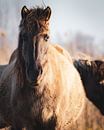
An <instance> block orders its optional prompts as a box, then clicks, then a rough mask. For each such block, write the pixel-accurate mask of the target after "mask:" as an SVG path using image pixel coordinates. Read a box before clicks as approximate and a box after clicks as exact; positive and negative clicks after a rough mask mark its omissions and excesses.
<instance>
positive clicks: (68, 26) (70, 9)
mask: <svg viewBox="0 0 104 130" xmlns="http://www.w3.org/2000/svg"><path fill="white" fill-rule="evenodd" d="M0 1H6V2H9V1H7V0H0ZM10 1H13V2H14V1H15V2H17V1H18V3H19V0H10ZM21 1H22V5H20V6H21V7H22V6H23V5H27V6H28V7H32V6H35V5H40V6H41V5H43V1H44V3H45V4H46V5H49V6H50V7H51V8H52V17H51V25H50V27H51V36H52V40H53V41H55V40H56V41H57V34H60V35H61V36H63V35H65V34H66V33H67V32H72V33H76V32H83V33H85V34H88V35H91V36H93V37H95V38H96V39H97V40H102V39H104V36H103V34H104V0H21ZM6 6H7V4H6ZM12 26H13V24H12Z"/></svg>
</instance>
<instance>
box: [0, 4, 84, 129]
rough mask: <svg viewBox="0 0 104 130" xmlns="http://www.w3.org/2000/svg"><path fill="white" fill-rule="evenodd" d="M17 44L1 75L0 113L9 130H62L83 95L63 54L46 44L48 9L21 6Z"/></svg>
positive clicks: (78, 110) (80, 104)
mask: <svg viewBox="0 0 104 130" xmlns="http://www.w3.org/2000/svg"><path fill="white" fill-rule="evenodd" d="M21 16H22V19H21V23H20V33H19V41H18V47H17V49H16V50H15V52H14V53H13V55H12V57H11V61H10V63H9V65H8V66H7V67H6V69H5V70H4V71H3V73H2V75H1V79H0V104H2V106H0V115H1V117H2V119H3V120H4V122H5V126H12V130H21V129H22V128H24V127H25V128H26V129H27V130H67V129H68V128H69V126H70V125H71V123H73V122H74V121H75V120H76V119H77V118H78V117H79V115H80V113H81V111H82V109H83V106H84V99H85V94H84V90H83V87H82V82H81V80H80V76H79V73H78V72H77V70H76V69H75V67H74V65H73V62H72V59H71V57H70V55H69V54H68V52H67V51H66V50H64V49H63V48H62V47H60V46H58V45H51V44H50V43H49V19H50V16H51V9H50V7H47V8H45V9H44V8H39V7H37V8H33V9H27V7H26V6H24V7H23V8H22V10H21Z"/></svg>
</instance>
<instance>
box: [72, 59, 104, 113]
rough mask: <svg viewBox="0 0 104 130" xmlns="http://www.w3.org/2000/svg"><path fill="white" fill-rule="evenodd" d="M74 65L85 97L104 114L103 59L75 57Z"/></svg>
mask: <svg viewBox="0 0 104 130" xmlns="http://www.w3.org/2000/svg"><path fill="white" fill-rule="evenodd" d="M74 65H75V67H76V68H77V70H78V72H79V73H80V76H81V79H82V82H83V87H84V89H85V93H86V96H87V98H88V99H89V100H90V101H91V102H92V103H93V104H94V105H95V106H96V107H97V108H98V109H99V110H100V112H101V114H102V115H104V61H103V60H89V59H86V58H84V59H79V60H76V59H75V60H74Z"/></svg>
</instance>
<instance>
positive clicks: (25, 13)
mask: <svg viewBox="0 0 104 130" xmlns="http://www.w3.org/2000/svg"><path fill="white" fill-rule="evenodd" d="M28 13H29V9H28V8H27V7H26V6H23V7H22V9H21V16H22V18H23V19H24V18H26V16H27V15H28Z"/></svg>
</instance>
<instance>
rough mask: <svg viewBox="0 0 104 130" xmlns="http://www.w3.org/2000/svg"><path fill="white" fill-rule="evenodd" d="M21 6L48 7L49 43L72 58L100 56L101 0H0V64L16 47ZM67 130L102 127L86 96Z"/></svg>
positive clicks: (102, 120) (103, 11) (103, 121)
mask: <svg viewBox="0 0 104 130" xmlns="http://www.w3.org/2000/svg"><path fill="white" fill-rule="evenodd" d="M24 5H26V6H27V7H28V8H30V7H33V6H37V5H38V6H43V7H44V6H50V7H51V9H52V16H51V20H50V35H51V36H50V38H51V42H52V43H53V44H54V43H58V44H60V45H62V46H63V47H65V48H66V49H67V50H68V51H69V52H70V54H71V55H72V56H74V57H75V56H76V57H77V55H87V56H92V57H94V58H103V57H104V49H103V48H104V36H103V35H104V0H57V1H56V0H0V64H5V63H7V62H8V59H9V57H10V55H11V53H12V51H13V50H14V49H15V48H16V47H17V44H18V32H19V23H20V19H21V14H20V12H21V8H22V7H23V6H24ZM83 53H84V54H83ZM70 130H104V117H103V116H102V115H101V113H100V112H99V110H98V109H97V108H96V107H95V106H94V105H93V104H92V103H91V102H90V101H88V100H87V99H86V103H85V109H84V111H83V113H82V116H81V117H80V118H79V120H78V121H77V123H76V124H75V125H74V126H73V127H72V128H71V129H70Z"/></svg>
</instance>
